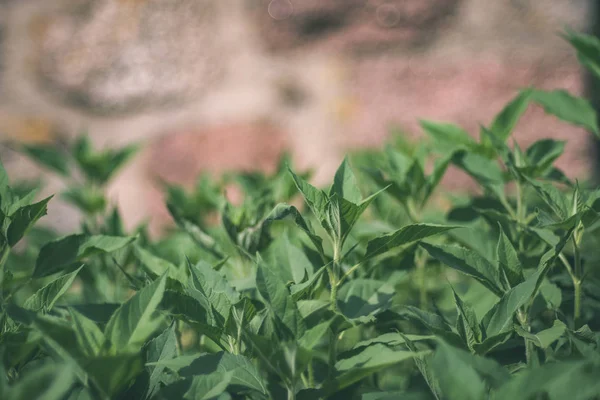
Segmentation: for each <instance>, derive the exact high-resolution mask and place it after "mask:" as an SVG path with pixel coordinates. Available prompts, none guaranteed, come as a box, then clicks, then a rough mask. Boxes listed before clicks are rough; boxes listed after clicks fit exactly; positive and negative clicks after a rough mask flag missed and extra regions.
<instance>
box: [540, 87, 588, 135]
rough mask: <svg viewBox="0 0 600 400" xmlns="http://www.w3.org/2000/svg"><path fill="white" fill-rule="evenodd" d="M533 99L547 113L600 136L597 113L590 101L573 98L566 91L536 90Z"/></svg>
mask: <svg viewBox="0 0 600 400" xmlns="http://www.w3.org/2000/svg"><path fill="white" fill-rule="evenodd" d="M531 99H532V101H534V102H536V103H538V104H539V105H540V106H542V107H543V108H544V110H545V111H546V112H547V113H549V114H552V115H554V116H556V117H558V118H559V119H561V120H563V121H566V122H570V123H572V124H574V125H578V126H581V127H583V128H585V129H587V130H589V131H591V132H593V133H595V134H596V136H598V135H600V130H599V129H598V120H597V116H596V111H595V110H594V107H592V105H591V104H590V103H589V101H587V100H585V99H583V98H581V97H575V96H572V95H571V94H569V92H567V91H566V90H553V91H551V92H546V91H542V90H534V91H532V93H531Z"/></svg>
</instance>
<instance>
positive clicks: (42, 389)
mask: <svg viewBox="0 0 600 400" xmlns="http://www.w3.org/2000/svg"><path fill="white" fill-rule="evenodd" d="M74 383H75V380H74V376H73V372H72V370H71V369H70V368H69V367H68V366H66V365H60V364H59V365H53V364H45V365H43V366H42V367H40V368H36V369H34V370H32V371H29V372H28V373H27V374H25V375H24V376H23V378H22V379H20V380H19V381H18V382H17V383H16V384H15V385H14V386H13V387H12V388H11V389H10V391H9V393H10V395H9V396H8V397H7V399H11V400H32V399H44V400H62V399H64V398H65V396H67V394H68V392H69V390H70V389H71V387H72V386H73V384H74Z"/></svg>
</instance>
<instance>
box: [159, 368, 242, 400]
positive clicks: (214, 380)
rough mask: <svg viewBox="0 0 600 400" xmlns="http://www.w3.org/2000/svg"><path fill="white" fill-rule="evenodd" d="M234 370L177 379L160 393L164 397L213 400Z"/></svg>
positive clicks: (221, 392)
mask: <svg viewBox="0 0 600 400" xmlns="http://www.w3.org/2000/svg"><path fill="white" fill-rule="evenodd" d="M234 374H235V371H228V372H220V371H219V372H214V373H212V374H208V375H198V376H195V377H193V378H189V379H186V380H183V381H177V382H175V383H173V384H171V385H169V386H167V387H165V388H164V389H163V390H162V391H161V392H160V393H161V394H162V398H166V399H186V400H187V399H189V400H214V399H217V398H218V397H219V395H221V394H223V393H224V392H225V390H227V387H228V386H229V385H230V384H231V380H232V379H233V376H234Z"/></svg>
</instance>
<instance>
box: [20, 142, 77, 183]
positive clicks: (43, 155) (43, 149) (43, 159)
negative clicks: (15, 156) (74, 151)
mask: <svg viewBox="0 0 600 400" xmlns="http://www.w3.org/2000/svg"><path fill="white" fill-rule="evenodd" d="M21 151H22V152H23V153H24V154H25V155H27V156H28V157H29V158H31V159H32V160H33V161H35V162H36V163H38V164H39V165H42V166H44V167H46V168H48V169H50V170H51V171H54V172H57V173H58V174H59V175H61V176H64V177H67V176H69V173H70V171H69V161H68V160H69V159H68V158H67V157H66V155H65V154H63V153H62V152H61V151H58V150H57V149H56V148H55V147H53V146H47V145H46V146H44V145H23V146H21Z"/></svg>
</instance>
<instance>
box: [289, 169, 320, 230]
mask: <svg viewBox="0 0 600 400" xmlns="http://www.w3.org/2000/svg"><path fill="white" fill-rule="evenodd" d="M289 172H290V174H291V175H292V178H293V179H294V183H295V184H296V187H297V188H298V190H299V191H300V193H302V196H303V197H304V201H306V204H308V207H309V208H310V210H311V211H312V213H313V214H314V215H315V216H316V217H317V219H319V220H320V221H322V220H323V218H324V215H325V208H326V206H327V203H328V202H329V198H328V196H327V194H326V193H325V192H324V191H322V190H320V189H317V188H315V187H314V186H312V185H311V184H310V183H308V182H306V181H305V180H304V179H302V178H301V177H299V176H298V175H296V174H295V173H294V171H292V170H291V169H289Z"/></svg>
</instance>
